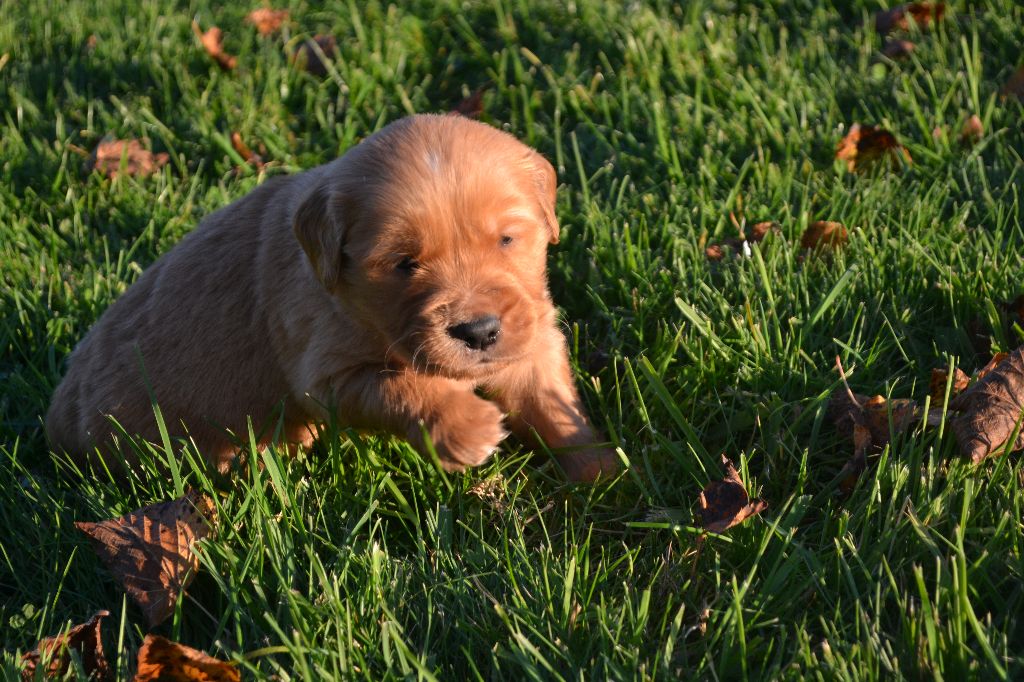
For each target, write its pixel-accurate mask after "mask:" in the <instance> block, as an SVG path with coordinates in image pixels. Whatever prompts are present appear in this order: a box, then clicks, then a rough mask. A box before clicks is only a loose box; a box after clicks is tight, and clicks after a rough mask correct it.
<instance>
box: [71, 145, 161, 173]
mask: <svg viewBox="0 0 1024 682" xmlns="http://www.w3.org/2000/svg"><path fill="white" fill-rule="evenodd" d="M143 143H145V144H147V145H148V144H149V140H147V139H145V138H143V140H142V141H139V140H102V141H101V142H100V143H99V144H98V145H97V146H96V149H95V150H93V153H92V156H91V157H90V158H89V161H88V162H86V168H88V169H89V170H98V171H99V172H100V173H102V174H103V175H106V176H108V177H110V178H116V177H117V176H118V175H120V174H121V173H124V174H125V175H152V174H153V173H155V172H156V171H157V170H159V169H160V167H161V166H164V165H166V164H167V162H168V161H170V159H171V157H170V155H169V154H167V153H166V152H160V153H159V154H154V153H153V152H151V151H149V150H148V149H146V148H145V147H144V146H143ZM122 158H123V159H124V167H123V168H122V166H121V160H122Z"/></svg>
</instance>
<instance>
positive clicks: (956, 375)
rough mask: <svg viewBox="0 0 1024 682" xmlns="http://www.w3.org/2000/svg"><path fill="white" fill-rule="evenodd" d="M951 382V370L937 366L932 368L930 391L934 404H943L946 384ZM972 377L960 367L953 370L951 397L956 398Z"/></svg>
mask: <svg viewBox="0 0 1024 682" xmlns="http://www.w3.org/2000/svg"><path fill="white" fill-rule="evenodd" d="M948 382H949V370H947V369H945V368H939V367H936V368H935V369H933V370H932V378H931V379H930V380H929V381H928V393H929V394H930V395H931V397H932V405H941V404H942V403H943V401H945V399H946V384H947V383H948ZM969 383H971V378H970V377H969V376H967V373H966V372H964V371H963V370H962V369H960V368H959V367H956V368H955V369H954V370H953V385H952V386H951V387H950V391H949V397H950V399H953V398H955V397H956V396H957V395H959V394H960V393H961V392H962V391H963V390H964V389H965V388H967V385H968V384H969Z"/></svg>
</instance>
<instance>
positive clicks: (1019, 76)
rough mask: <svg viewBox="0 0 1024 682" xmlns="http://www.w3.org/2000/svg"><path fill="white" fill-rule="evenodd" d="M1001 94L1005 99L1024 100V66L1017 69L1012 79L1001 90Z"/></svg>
mask: <svg viewBox="0 0 1024 682" xmlns="http://www.w3.org/2000/svg"><path fill="white" fill-rule="evenodd" d="M999 94H1000V95H1002V96H1003V97H1016V98H1017V99H1024V65H1021V66H1018V67H1017V70H1016V71H1014V72H1013V75H1012V76H1010V79H1009V80H1008V81H1006V83H1004V84H1003V87H1001V88H999Z"/></svg>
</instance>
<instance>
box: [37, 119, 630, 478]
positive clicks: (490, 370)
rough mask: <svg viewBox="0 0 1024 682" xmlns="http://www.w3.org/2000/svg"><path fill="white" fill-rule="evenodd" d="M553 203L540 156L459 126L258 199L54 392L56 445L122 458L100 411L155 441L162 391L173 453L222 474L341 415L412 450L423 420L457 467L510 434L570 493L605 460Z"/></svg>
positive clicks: (190, 241)
mask: <svg viewBox="0 0 1024 682" xmlns="http://www.w3.org/2000/svg"><path fill="white" fill-rule="evenodd" d="M555 185H556V178H555V172H554V169H553V168H552V167H551V164H549V163H548V162H547V161H546V160H544V159H543V158H542V157H541V156H540V155H539V154H537V153H536V152H534V151H533V150H532V149H530V148H528V147H526V146H524V145H523V144H521V143H519V142H518V141H517V140H515V139H514V138H513V137H511V136H510V135H507V134H505V133H503V132H500V131H498V130H495V129H493V128H491V127H489V126H486V125H483V124H481V123H477V122H474V121H470V120H468V119H465V118H462V117H457V116H413V117H410V118H406V119H403V120H400V121H397V122H395V123H393V124H391V125H389V126H387V127H386V128H384V129H383V130H381V131H379V132H378V133H376V134H374V135H372V136H371V137H369V138H367V139H366V140H365V141H363V142H362V143H361V144H359V145H357V146H356V147H354V148H353V149H351V150H350V151H349V152H348V153H346V154H345V155H344V156H342V157H341V158H339V159H337V160H335V161H334V162H332V163H329V164H326V165H324V166H320V167H318V168H314V169H312V170H310V171H307V172H305V173H301V174H298V175H295V176H291V177H286V178H281V179H276V180H273V181H270V182H268V183H266V184H265V185H263V186H261V187H259V188H258V189H256V190H254V191H253V192H251V193H250V194H249V195H247V196H245V197H243V198H242V199H240V200H239V201H236V202H235V203H233V204H231V205H230V206H228V207H226V208H224V209H221V210H219V211H217V212H215V213H213V214H212V215H210V216H209V217H208V218H206V219H205V220H204V221H203V222H202V223H201V224H200V225H199V227H198V228H196V230H195V231H194V232H192V233H191V234H190V235H188V236H187V237H185V239H183V240H182V241H181V243H180V244H178V245H177V246H176V247H175V248H174V249H172V250H171V251H169V252H168V253H167V254H165V255H164V256H163V257H161V258H160V259H159V260H157V261H156V262H155V263H154V264H153V265H152V266H151V267H150V268H149V269H148V270H146V272H144V273H143V275H142V276H141V277H140V278H139V280H138V281H137V282H136V283H135V284H133V285H132V286H131V287H130V288H129V289H128V290H127V291H126V292H125V294H124V295H123V296H121V298H120V299H118V300H117V301H116V302H115V303H114V304H113V305H112V306H111V307H110V309H109V310H107V311H106V313H104V314H103V316H102V317H101V318H100V320H99V321H98V322H97V323H96V324H95V326H94V327H93V328H92V329H91V330H90V331H89V333H88V334H87V335H86V336H85V338H84V339H83V340H82V342H81V343H80V344H79V345H78V347H77V348H76V349H75V351H74V353H73V354H72V356H71V359H70V364H69V369H68V372H67V376H65V378H64V380H63V381H62V382H61V384H60V386H58V388H57V390H56V392H55V393H54V396H53V400H52V404H51V406H50V409H49V412H48V414H47V417H46V429H47V434H48V437H49V439H50V443H51V444H52V446H53V447H54V448H56V449H63V450H65V451H67V452H68V453H70V454H72V455H73V456H75V457H76V458H77V459H78V460H79V461H84V460H86V459H87V458H89V457H92V456H96V454H98V453H97V450H96V447H95V446H97V445H99V446H100V448H99V451H100V452H106V453H109V452H111V451H112V450H111V448H109V441H110V438H111V424H110V421H109V418H108V417H107V415H112V416H113V417H114V418H115V419H116V420H117V421H118V422H119V423H120V424H121V425H122V426H124V427H125V429H126V430H127V431H128V432H129V433H137V434H140V435H142V436H143V437H145V438H147V439H150V440H156V439H157V430H156V423H155V419H154V416H153V411H152V407H151V400H150V395H151V393H150V391H152V394H153V395H155V398H156V401H157V403H158V404H159V406H160V409H161V411H162V414H163V416H164V418H165V420H166V423H167V426H168V428H169V429H170V430H171V432H172V435H179V436H180V435H187V436H188V437H190V438H192V439H193V440H194V442H195V443H196V445H197V446H198V449H199V451H200V452H202V453H203V454H204V456H205V457H206V458H207V459H208V460H209V461H210V462H211V463H213V464H214V465H215V466H217V467H218V468H220V469H221V470H223V469H225V468H226V466H227V464H228V463H229V462H230V460H231V459H232V458H233V457H234V456H235V454H236V452H237V449H238V448H237V442H238V440H237V438H241V439H242V440H245V438H246V433H247V418H251V419H252V422H253V425H254V427H255V429H256V430H257V435H258V438H259V440H260V441H261V442H268V441H270V440H271V439H273V438H279V439H281V440H283V441H287V442H290V443H303V444H309V442H310V441H311V440H312V439H313V437H314V436H315V435H316V431H315V429H316V426H315V425H316V424H317V423H318V422H320V423H322V422H325V421H327V420H328V419H329V418H330V417H332V416H334V417H335V418H336V419H337V421H338V423H340V424H341V425H344V426H353V427H358V428H371V429H382V430H385V431H388V432H391V433H394V434H397V435H399V436H401V437H404V438H407V439H409V440H410V441H412V442H413V443H414V444H415V445H416V446H417V447H418V448H420V449H422V448H423V445H424V443H423V437H422V433H423V429H422V428H421V425H420V424H421V423H422V424H423V425H424V426H425V428H426V430H427V432H428V433H429V435H430V438H431V440H432V441H433V443H434V446H435V448H436V451H437V454H438V455H439V457H440V459H441V462H442V464H443V465H444V466H445V467H446V468H448V469H450V470H459V469H462V468H463V467H465V466H475V465H478V464H481V463H482V462H484V461H485V460H487V458H488V457H490V455H491V454H492V453H493V452H494V450H495V448H496V447H497V446H498V444H499V442H500V441H501V440H502V439H503V438H504V437H505V435H506V425H507V426H508V427H509V428H510V429H511V430H512V431H513V432H516V433H517V434H519V435H520V436H521V437H524V438H528V437H530V434H531V432H532V431H536V433H537V434H539V436H540V437H541V438H542V439H543V440H544V442H545V443H547V444H548V445H549V446H551V447H553V448H566V447H568V450H566V452H565V453H564V454H562V455H561V456H560V458H559V459H560V462H561V464H562V466H563V468H564V469H565V470H566V472H567V474H568V476H569V477H570V478H572V479H574V480H591V479H593V478H595V477H597V475H598V474H600V473H609V472H611V471H613V470H614V469H615V462H616V458H615V456H614V454H613V453H612V452H611V451H609V450H607V449H604V448H601V447H588V446H593V444H594V443H595V442H596V441H599V440H600V438H599V437H598V436H597V435H596V434H595V433H594V431H593V430H592V429H591V427H590V426H589V425H588V423H587V420H586V417H585V415H584V412H583V408H582V406H581V404H580V400H579V397H578V395H577V393H576V390H575V388H574V386H573V382H572V377H571V373H570V369H569V362H568V358H567V354H566V347H565V341H564V339H563V338H562V335H561V333H560V332H559V331H558V329H557V326H556V319H555V318H556V313H555V309H554V307H553V305H552V302H551V298H550V295H549V293H548V290H547V280H546V270H545V257H546V250H547V244H548V243H549V242H551V243H553V242H557V240H558V233H559V228H558V223H557V221H556V218H555V211H554V202H555ZM489 316H494V317H496V318H498V322H497V323H495V322H494V321H493V320H492V319H491V317H489ZM474 320H476V321H480V320H483V321H484V323H486V324H484V323H481V324H484V326H483V327H480V326H479V325H477V327H472V328H470V327H467V326H466V324H468V323H469V322H473V321H474ZM498 323H500V329H499V330H495V329H494V328H493V327H494V326H495V325H496V324H498ZM460 325H461V326H460ZM465 329H471V331H470V332H465V331H464V330H465ZM477 329H485V330H490V331H489V332H488V333H487V334H483V335H482V333H477V332H476V331H473V330H477ZM453 330H455V331H453ZM459 330H463V331H459ZM464 334H469V336H468V337H466V338H463V336H460V335H464ZM467 339H468V340H467ZM472 344H476V346H479V347H476V346H473V345H472ZM147 382H148V385H147ZM478 393H479V394H481V395H485V396H487V399H484V398H482V397H479V395H478ZM280 426H283V431H282V430H281V429H280V428H279V427H280ZM231 434H235V437H232V435H231ZM121 456H122V457H131V455H129V454H127V453H125V452H124V451H123V450H122V451H121ZM106 459H107V462H108V463H110V464H114V465H115V466H116V465H117V464H118V462H117V461H116V460H114V458H113V457H110V456H109V455H107V457H106ZM128 464H129V465H132V464H134V462H132V461H128Z"/></svg>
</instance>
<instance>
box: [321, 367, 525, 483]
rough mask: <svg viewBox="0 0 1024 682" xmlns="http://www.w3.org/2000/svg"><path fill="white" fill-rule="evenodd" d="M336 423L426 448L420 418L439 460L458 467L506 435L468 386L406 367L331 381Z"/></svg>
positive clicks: (491, 407) (491, 408) (481, 456)
mask: <svg viewBox="0 0 1024 682" xmlns="http://www.w3.org/2000/svg"><path fill="white" fill-rule="evenodd" d="M334 384H335V386H334V391H333V393H334V395H335V398H336V399H337V404H338V411H339V416H340V418H341V421H342V423H344V424H347V425H352V426H360V427H368V428H376V429H383V430H386V431H389V432H391V433H394V434H395V435H398V436H401V437H403V438H406V439H408V440H409V441H410V442H411V443H412V444H413V445H414V446H415V447H416V449H417V450H419V451H420V452H422V453H424V454H425V453H426V451H427V450H426V443H425V442H424V438H423V428H422V427H421V426H420V424H421V423H422V424H423V426H425V427H426V431H427V433H428V434H429V436H430V440H431V442H432V443H433V445H434V450H435V452H437V456H438V458H439V459H440V460H441V465H442V466H443V467H444V468H445V469H446V470H447V471H461V470H462V469H464V468H465V467H467V466H478V465H480V464H483V463H484V462H485V461H487V459H488V458H489V457H490V456H491V455H492V454H493V453H494V451H495V450H496V449H497V447H498V444H499V443H500V442H501V441H502V439H504V438H505V436H507V435H508V432H507V431H506V430H505V427H504V423H503V415H502V413H501V410H500V409H499V408H498V406H497V405H495V404H494V403H492V402H489V401H487V400H483V399H482V398H479V397H477V396H476V394H474V392H473V385H472V384H470V383H466V382H460V381H454V380H452V379H445V378H442V377H437V376H428V375H424V374H419V373H417V372H414V371H411V370H407V369H386V370H379V369H376V368H374V369H366V370H362V371H358V372H352V373H346V375H345V376H344V377H342V378H338V379H336V380H335V382H334Z"/></svg>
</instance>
